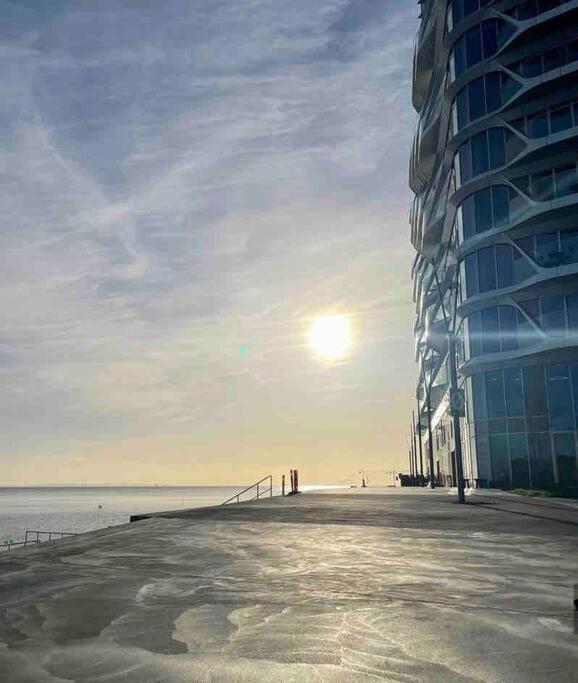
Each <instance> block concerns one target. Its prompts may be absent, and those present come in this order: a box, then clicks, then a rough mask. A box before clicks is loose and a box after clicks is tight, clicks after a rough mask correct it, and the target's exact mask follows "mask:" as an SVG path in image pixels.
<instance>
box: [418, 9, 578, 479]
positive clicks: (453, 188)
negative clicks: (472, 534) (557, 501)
mask: <svg viewBox="0 0 578 683" xmlns="http://www.w3.org/2000/svg"><path fill="white" fill-rule="evenodd" d="M420 4H421V6H422V17H421V26H420V29H419V33H418V36H417V41H416V49H415V56H414V79H413V103H414V106H415V108H416V109H417V111H418V112H419V116H420V117H419V126H418V130H417V132H416V136H415V141H414V145H413V149H412V156H411V164H410V186H411V188H412V190H413V192H414V193H415V199H414V204H413V207H412V211H411V239H412V242H413V245H414V247H415V249H416V251H417V255H416V257H415V261H414V264H413V269H412V276H413V281H414V300H415V303H416V323H415V354H416V360H417V362H418V363H419V382H418V392H417V395H418V404H419V408H418V410H419V419H420V423H421V433H422V434H423V437H424V445H425V448H426V453H427V452H428V448H429V443H428V442H429V441H430V437H429V435H428V432H429V433H431V446H432V454H433V463H434V464H433V466H434V472H435V475H436V477H437V478H438V481H439V482H440V483H444V484H449V483H455V477H456V467H455V456H454V452H455V442H454V430H453V428H452V426H453V425H452V421H451V419H450V417H449V413H450V410H449V407H448V406H449V405H450V401H449V397H450V392H449V388H450V387H449V377H450V375H449V372H448V366H449V363H448V348H450V349H451V348H453V346H454V344H453V343H452V344H449V343H448V339H449V335H448V332H449V333H453V332H455V335H452V340H455V348H456V355H457V364H458V383H459V386H460V387H461V389H462V392H463V394H461V395H463V396H464V397H465V411H464V416H463V417H462V418H461V420H460V425H461V440H462V450H463V464H464V477H465V479H466V482H468V481H469V482H470V483H472V484H474V483H477V485H479V486H494V487H502V488H510V487H529V486H532V487H534V488H541V487H547V486H552V485H556V484H558V485H561V486H565V487H566V486H568V487H572V486H574V487H577V486H578V475H577V457H576V454H577V441H576V439H577V428H578V175H577V162H578V0H523V1H520V0H449V2H448V0H422V1H421V3H420ZM453 395H455V394H452V396H453ZM428 403H429V411H428ZM452 410H453V409H452ZM458 410H459V408H458ZM428 412H429V414H430V417H431V422H430V424H429V426H430V427H431V429H430V430H428ZM426 460H427V458H426Z"/></svg>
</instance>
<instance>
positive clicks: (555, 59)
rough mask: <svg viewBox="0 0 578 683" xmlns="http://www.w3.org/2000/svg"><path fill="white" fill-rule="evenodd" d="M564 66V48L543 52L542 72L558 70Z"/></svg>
mask: <svg viewBox="0 0 578 683" xmlns="http://www.w3.org/2000/svg"><path fill="white" fill-rule="evenodd" d="M563 64H566V50H565V47H564V46H559V47H555V48H552V49H551V50H548V51H547V52H544V67H543V68H544V72H548V71H552V69H558V68H559V67H561V66H562V65H563Z"/></svg>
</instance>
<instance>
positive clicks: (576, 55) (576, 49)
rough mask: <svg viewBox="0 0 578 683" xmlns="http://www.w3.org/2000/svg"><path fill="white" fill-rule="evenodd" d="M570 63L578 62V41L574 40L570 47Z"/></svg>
mask: <svg viewBox="0 0 578 683" xmlns="http://www.w3.org/2000/svg"><path fill="white" fill-rule="evenodd" d="M567 55H568V62H575V61H576V60H578V40H573V41H572V42H571V43H570V44H569V45H568V53H567Z"/></svg>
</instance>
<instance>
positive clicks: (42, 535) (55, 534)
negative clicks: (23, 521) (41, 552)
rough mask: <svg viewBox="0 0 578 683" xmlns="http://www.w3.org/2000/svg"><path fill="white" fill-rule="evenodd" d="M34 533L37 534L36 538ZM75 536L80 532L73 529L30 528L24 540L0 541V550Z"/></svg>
mask: <svg viewBox="0 0 578 683" xmlns="http://www.w3.org/2000/svg"><path fill="white" fill-rule="evenodd" d="M34 534H36V538H34ZM73 536H78V534H75V533H73V532H71V531H36V530H30V529H28V530H27V531H26V533H25V535H24V540H23V541H4V543H0V550H11V549H12V548H17V547H26V546H29V545H37V544H39V543H52V541H53V540H61V539H63V538H70V537H73ZM46 537H48V538H46Z"/></svg>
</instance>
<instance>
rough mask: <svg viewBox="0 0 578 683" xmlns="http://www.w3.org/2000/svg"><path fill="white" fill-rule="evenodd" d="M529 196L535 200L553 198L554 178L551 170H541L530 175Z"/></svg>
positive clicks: (544, 200)
mask: <svg viewBox="0 0 578 683" xmlns="http://www.w3.org/2000/svg"><path fill="white" fill-rule="evenodd" d="M531 196H532V199H534V200H535V201H537V202H546V201H550V200H551V199H554V178H553V174H552V171H551V170H548V171H541V172H540V173H535V174H534V175H533V176H532V189H531Z"/></svg>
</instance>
